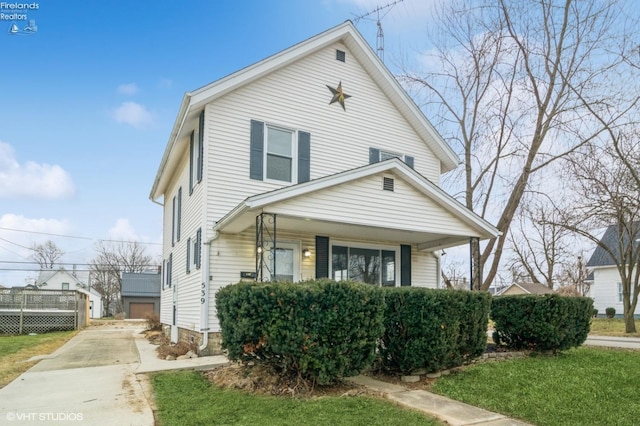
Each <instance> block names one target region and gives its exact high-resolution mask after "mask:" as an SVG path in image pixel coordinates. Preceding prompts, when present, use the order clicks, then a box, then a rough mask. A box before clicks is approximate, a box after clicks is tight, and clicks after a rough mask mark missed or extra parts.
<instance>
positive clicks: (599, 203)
mask: <svg viewBox="0 0 640 426" xmlns="http://www.w3.org/2000/svg"><path fill="white" fill-rule="evenodd" d="M635 126H636V124H635V123H634V124H633V126H632V127H631V126H630V127H627V128H626V130H625V129H624V128H622V127H618V128H614V127H609V130H610V132H609V136H610V138H611V144H610V145H604V146H602V147H591V148H590V149H589V150H586V151H585V152H584V153H581V154H580V155H575V156H574V161H572V163H571V164H572V173H573V176H574V180H573V182H574V186H575V188H576V191H577V192H578V194H579V197H578V199H580V200H581V202H580V203H575V204H574V206H573V207H572V209H571V210H569V211H565V212H564V213H565V217H564V218H563V221H562V223H563V224H564V226H565V227H566V228H567V229H569V230H571V231H573V232H575V233H577V234H579V235H582V236H584V237H585V238H588V239H589V240H591V241H592V242H593V243H595V244H597V245H598V246H599V247H600V248H601V249H602V250H604V252H606V253H607V254H608V256H609V257H610V259H611V261H612V262H613V264H614V265H615V267H616V269H617V271H618V273H619V275H620V282H621V285H622V301H623V307H624V319H625V330H626V332H627V333H635V332H636V328H635V321H634V312H635V310H636V305H637V303H638V294H639V293H640V244H638V241H639V240H640V175H639V174H638V171H639V170H640V151H639V150H640V135H639V134H638V133H637V132H636V130H635ZM611 145H613V147H612V146H611ZM612 148H613V149H612ZM603 227H608V230H607V232H611V233H613V234H612V235H609V236H608V237H607V238H601V237H600V236H599V234H598V233H597V232H596V231H597V230H598V229H602V228H603Z"/></svg>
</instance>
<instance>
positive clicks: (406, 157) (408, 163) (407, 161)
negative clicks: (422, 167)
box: [404, 155, 413, 169]
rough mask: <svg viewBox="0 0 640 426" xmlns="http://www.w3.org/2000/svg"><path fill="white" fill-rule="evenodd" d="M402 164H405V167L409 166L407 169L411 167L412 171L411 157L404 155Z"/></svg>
mask: <svg viewBox="0 0 640 426" xmlns="http://www.w3.org/2000/svg"><path fill="white" fill-rule="evenodd" d="M404 162H405V163H406V164H407V166H409V167H411V168H412V169H413V157H410V156H408V155H405V156H404Z"/></svg>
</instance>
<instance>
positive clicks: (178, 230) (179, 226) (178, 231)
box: [176, 187, 182, 241]
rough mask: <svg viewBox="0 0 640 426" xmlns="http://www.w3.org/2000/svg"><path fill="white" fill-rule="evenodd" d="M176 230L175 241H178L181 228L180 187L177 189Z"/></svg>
mask: <svg viewBox="0 0 640 426" xmlns="http://www.w3.org/2000/svg"><path fill="white" fill-rule="evenodd" d="M177 227H178V229H177V230H176V241H180V229H181V228H182V187H180V188H178V224H177Z"/></svg>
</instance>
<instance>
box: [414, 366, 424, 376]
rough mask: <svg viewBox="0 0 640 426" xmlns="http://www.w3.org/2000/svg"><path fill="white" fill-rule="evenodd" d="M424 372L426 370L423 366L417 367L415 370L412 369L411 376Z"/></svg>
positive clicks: (420, 374) (421, 374)
mask: <svg viewBox="0 0 640 426" xmlns="http://www.w3.org/2000/svg"><path fill="white" fill-rule="evenodd" d="M425 374H427V370H426V369H424V368H418V369H417V370H413V371H412V372H411V375H412V376H423V375H425Z"/></svg>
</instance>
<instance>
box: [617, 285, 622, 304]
mask: <svg viewBox="0 0 640 426" xmlns="http://www.w3.org/2000/svg"><path fill="white" fill-rule="evenodd" d="M617 299H618V303H622V299H623V297H622V283H621V282H618V297H617Z"/></svg>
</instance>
